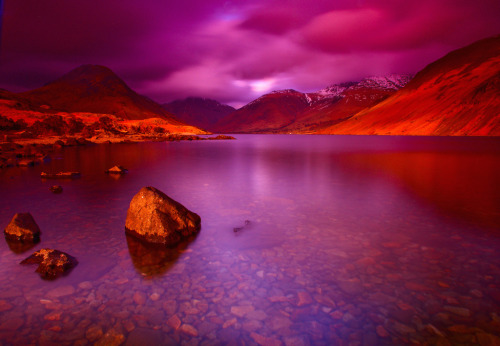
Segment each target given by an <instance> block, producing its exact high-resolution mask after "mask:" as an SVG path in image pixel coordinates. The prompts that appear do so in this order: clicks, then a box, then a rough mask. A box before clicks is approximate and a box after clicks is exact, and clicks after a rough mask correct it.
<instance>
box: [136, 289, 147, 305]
mask: <svg viewBox="0 0 500 346" xmlns="http://www.w3.org/2000/svg"><path fill="white" fill-rule="evenodd" d="M133 299H134V302H135V303H136V304H137V305H144V303H145V302H146V295H145V294H144V293H142V292H135V293H134V297H133Z"/></svg>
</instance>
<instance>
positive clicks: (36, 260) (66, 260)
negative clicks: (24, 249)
mask: <svg viewBox="0 0 500 346" xmlns="http://www.w3.org/2000/svg"><path fill="white" fill-rule="evenodd" d="M21 264H39V265H38V268H37V269H36V272H37V273H39V274H40V276H41V277H42V278H43V279H56V278H58V277H59V276H61V275H65V274H67V273H68V272H69V271H70V270H71V269H73V267H75V266H76V265H77V264H78V261H77V260H76V258H74V257H73V256H70V255H68V254H67V253H65V252H62V251H59V250H52V249H41V250H39V251H37V252H35V253H34V254H32V255H31V256H30V257H28V258H26V259H25V260H23V261H22V262H21Z"/></svg>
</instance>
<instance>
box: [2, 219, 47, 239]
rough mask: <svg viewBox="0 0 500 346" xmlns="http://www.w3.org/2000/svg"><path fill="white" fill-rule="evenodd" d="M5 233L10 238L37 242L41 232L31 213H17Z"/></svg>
mask: <svg viewBox="0 0 500 346" xmlns="http://www.w3.org/2000/svg"><path fill="white" fill-rule="evenodd" d="M4 233H5V238H7V239H8V240H12V241H21V242H32V243H37V242H39V241H40V233H41V232H40V228H39V227H38V225H37V224H36V222H35V219H33V216H31V214H30V213H17V214H16V215H14V217H13V218H12V220H11V221H10V223H9V225H8V226H7V228H6V229H5V230H4Z"/></svg>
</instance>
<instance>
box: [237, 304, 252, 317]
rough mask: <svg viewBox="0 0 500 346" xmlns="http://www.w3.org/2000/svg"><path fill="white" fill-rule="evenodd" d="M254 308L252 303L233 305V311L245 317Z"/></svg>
mask: <svg viewBox="0 0 500 346" xmlns="http://www.w3.org/2000/svg"><path fill="white" fill-rule="evenodd" d="M254 310H255V308H254V307H253V306H252V305H241V306H231V313H232V314H233V315H236V316H238V317H243V316H245V315H246V314H248V313H249V312H252V311H254Z"/></svg>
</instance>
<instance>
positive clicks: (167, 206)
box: [125, 187, 201, 245]
mask: <svg viewBox="0 0 500 346" xmlns="http://www.w3.org/2000/svg"><path fill="white" fill-rule="evenodd" d="M200 228H201V219H200V217H199V216H198V215H197V214H195V213H193V212H191V211H189V210H188V209H187V208H186V207H184V206H183V205H181V204H180V203H178V202H176V201H174V200H173V199H171V198H170V197H168V196H167V195H166V194H164V193H163V192H161V191H160V190H157V189H155V188H154V187H143V188H142V189H141V190H140V191H139V193H137V194H136V195H135V196H134V197H133V198H132V201H131V202H130V207H129V209H128V212H127V219H126V222H125V232H126V233H127V234H130V235H133V236H136V237H138V238H139V239H142V240H145V241H147V242H151V243H160V244H165V245H175V244H177V243H178V242H180V241H181V240H182V239H184V238H187V237H190V236H193V235H195V234H196V233H198V232H199V230H200Z"/></svg>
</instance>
